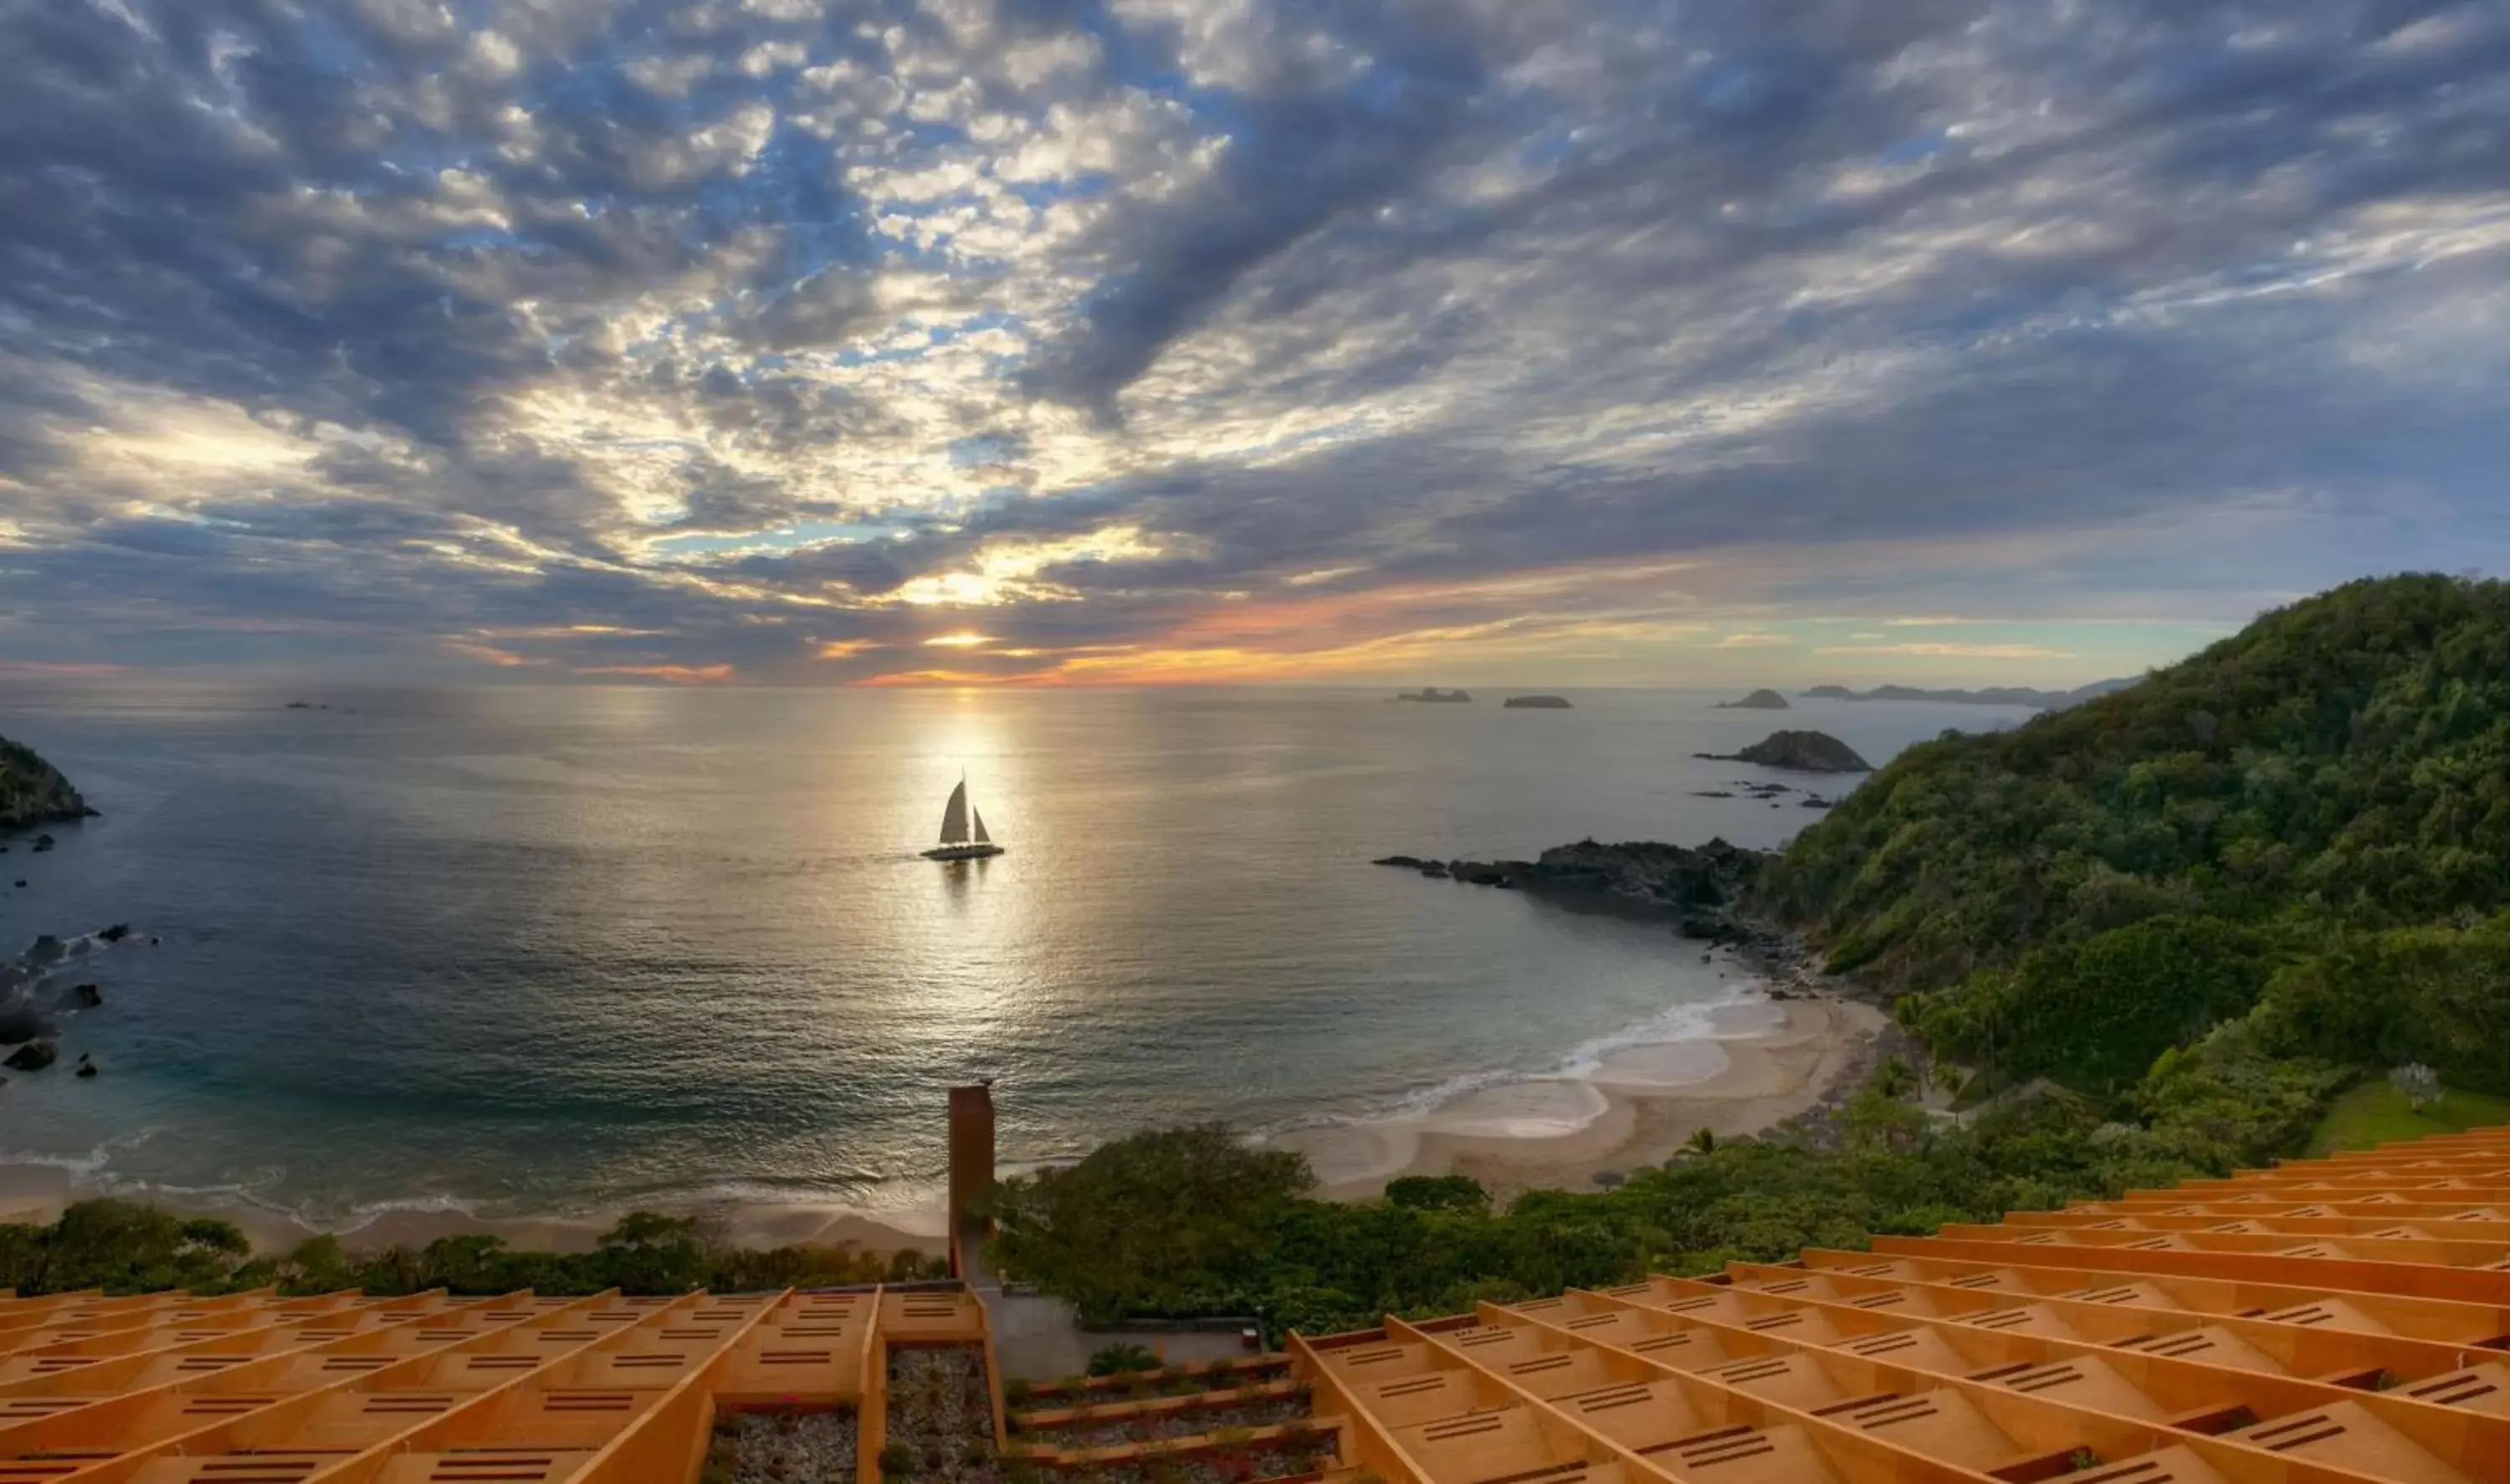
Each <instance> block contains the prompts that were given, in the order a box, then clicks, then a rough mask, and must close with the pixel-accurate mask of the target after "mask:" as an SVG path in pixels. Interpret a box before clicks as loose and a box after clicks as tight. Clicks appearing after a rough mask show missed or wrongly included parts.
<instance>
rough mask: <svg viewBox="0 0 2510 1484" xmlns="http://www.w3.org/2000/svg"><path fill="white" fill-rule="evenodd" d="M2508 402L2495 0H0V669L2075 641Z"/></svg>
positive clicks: (2169, 631)
mask: <svg viewBox="0 0 2510 1484" xmlns="http://www.w3.org/2000/svg"><path fill="white" fill-rule="evenodd" d="M2505 427H2510V0H2481V3H2474V4H2464V3H2460V4H2444V3H2421V0H2311V3H2308V4H2295V3H2292V0H2277V3H2259V4H2209V3H2203V0H920V3H910V0H889V3H873V0H852V3H849V0H824V3H823V0H0V678H5V677H24V676H30V675H43V674H53V673H79V672H85V671H88V670H91V669H97V670H100V669H103V668H105V667H108V666H121V667H126V668H128V669H131V670H133V671H139V672H151V671H158V670H179V671H207V672H223V671H225V670H230V669H238V670H263V669H269V670H301V671H305V672H309V673H341V674H357V675H365V676H381V675H407V676H410V677H414V678H415V677H424V678H430V679H515V678H520V679H540V680H550V681H557V680H569V679H589V680H613V681H616V680H624V679H650V680H678V681H684V682H706V681H744V680H746V681H759V682H777V683H862V682H870V681H880V682H886V683H908V682H914V681H924V682H928V683H930V682H936V681H937V682H950V681H965V680H969V679H974V678H982V679H988V680H1014V681H1020V682H1024V683H1131V682H1142V681H1171V680H1241V679H1274V678H1280V679H1293V678H1296V679H1324V680H1336V681H1352V682H1363V681H1364V682H1368V683H1378V682H1382V681H1387V680H1404V681H1442V682H1443V681H1463V682H1467V683H1469V682H1473V681H1476V680H1480V681H1510V682H1512V681H1538V680H1548V681H1553V682H1556V683H1560V684H1564V685H1569V684H1641V685H1644V684H1680V683H1725V682H1727V681H1730V680H1741V679H1755V680H1757V679H1763V678H1766V679H1770V680H1775V681H1779V682H1786V681H1803V680H1820V679H1848V680H1870V679H1905V680H1930V681H1959V680H1970V681H1976V682H1998V681H2015V680H2019V681H2040V682H2056V681H2075V680H2083V679H2090V678H2095V677H2098V676H2102V675H2107V674H2114V673H2126V672H2132V671H2133V670H2135V669H2138V668H2140V667H2142V666H2146V665H2149V664H2152V663H2158V662H2161V661H2166V660H2168V659H2171V658H2175V657H2177V656H2179V655H2182V654H2185V653H2187V651H2189V650H2190V649H2192V648H2194V647H2196V646H2198V645H2200V644H2202V643H2204V642H2207V641H2208V640H2210V639H2211V638H2213V637H2215V636H2216V635H2219V634H2221V633H2223V632H2225V631H2227V630H2228V629H2229V628H2234V627H2236V626H2237V625H2238V624H2239V623H2240V622H2242V621H2243V620H2244V619H2246V618H2247V617H2248V616H2250V615H2252V614H2254V613H2255V612H2257V611H2258V610H2259V609H2261V608H2263V607H2265V606H2268V605H2271V604H2274V603H2277V602H2281V601H2286V600H2288V599H2290V598H2291V597H2293V596H2296V595H2299V594H2301V593H2303V592H2306V591H2309V590H2315V589H2317V588H2321V587H2324V586H2327V585H2329V584H2332V583H2334V582H2338V581H2341V580H2343V579H2345V578H2348V577H2353V576H2359V575H2363V574H2366V573H2372V572H2378V571H2390V570H2397V569H2401V568H2410V567H2411V568H2436V569H2442V570H2464V569H2469V568H2485V569H2490V570H2496V571H2497V570H2500V569H2501V568H2502V567H2504V566H2510V480H2505V477H2504V471H2505V470H2510V432H2505Z"/></svg>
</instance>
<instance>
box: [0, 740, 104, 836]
mask: <svg viewBox="0 0 2510 1484" xmlns="http://www.w3.org/2000/svg"><path fill="white" fill-rule="evenodd" d="M94 816H95V810H93V809H90V808H89V807H88V803H87V800H85V799H83V798H81V797H80V796H79V791H78V790H77V789H75V788H73V787H71V786H70V780H68V779H66V778H64V777H62V776H61V770H59V769H58V768H56V767H54V766H53V765H52V764H50V763H48V762H45V761H44V760H43V759H42V758H41V757H39V756H37V755H36V753H35V749H34V748H32V747H29V746H26V745H25V744H23V743H21V742H11V741H9V740H8V739H7V738H5V737H0V833H6V832H8V831H10V830H19V829H32V828H34V827H35V826H36V825H38V824H66V823H69V822H70V821H72V820H75V819H85V818H92V817H94Z"/></svg>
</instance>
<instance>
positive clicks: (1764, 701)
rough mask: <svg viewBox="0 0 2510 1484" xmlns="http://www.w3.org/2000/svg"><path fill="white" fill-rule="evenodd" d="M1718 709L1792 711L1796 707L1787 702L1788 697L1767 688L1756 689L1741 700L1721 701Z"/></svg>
mask: <svg viewBox="0 0 2510 1484" xmlns="http://www.w3.org/2000/svg"><path fill="white" fill-rule="evenodd" d="M1717 709H1719V710H1721V711H1791V710H1794V709H1795V707H1793V706H1791V705H1789V704H1787V698H1786V697H1784V696H1781V695H1779V694H1778V693H1777V692H1775V691H1772V690H1766V689H1765V690H1758V691H1754V692H1753V693H1752V694H1750V695H1749V696H1746V697H1744V698H1743V699H1742V700H1740V701H1721V702H1719V703H1717Z"/></svg>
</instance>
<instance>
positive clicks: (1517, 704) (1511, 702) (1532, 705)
mask: <svg viewBox="0 0 2510 1484" xmlns="http://www.w3.org/2000/svg"><path fill="white" fill-rule="evenodd" d="M1500 708H1501V709H1502V710H1506V711H1566V710H1568V709H1570V705H1569V701H1568V698H1567V697H1565V696H1510V697H1508V698H1507V699H1506V700H1505V701H1502V702H1501V703H1500Z"/></svg>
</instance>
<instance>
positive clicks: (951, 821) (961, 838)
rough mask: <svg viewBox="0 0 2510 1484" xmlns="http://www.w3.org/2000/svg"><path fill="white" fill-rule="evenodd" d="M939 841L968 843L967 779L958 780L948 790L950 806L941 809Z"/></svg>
mask: <svg viewBox="0 0 2510 1484" xmlns="http://www.w3.org/2000/svg"><path fill="white" fill-rule="evenodd" d="M941 843H942V844H943V845H965V844H967V843H968V780H965V779H961V780H959V786H958V787H956V788H953V789H951V790H950V807H949V808H947V809H944V810H942V811H941Z"/></svg>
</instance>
